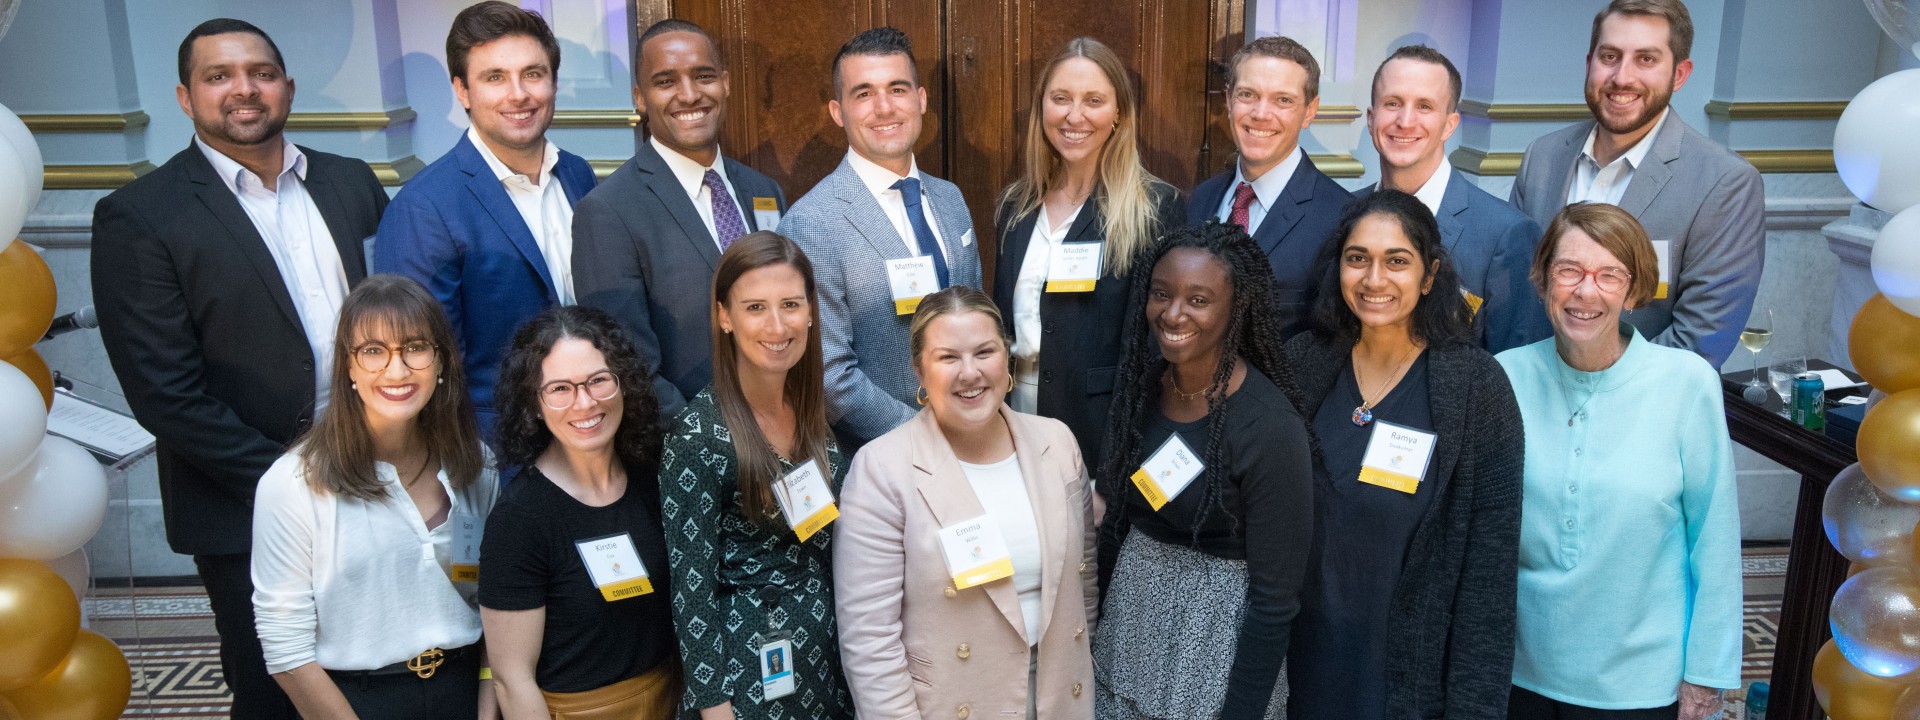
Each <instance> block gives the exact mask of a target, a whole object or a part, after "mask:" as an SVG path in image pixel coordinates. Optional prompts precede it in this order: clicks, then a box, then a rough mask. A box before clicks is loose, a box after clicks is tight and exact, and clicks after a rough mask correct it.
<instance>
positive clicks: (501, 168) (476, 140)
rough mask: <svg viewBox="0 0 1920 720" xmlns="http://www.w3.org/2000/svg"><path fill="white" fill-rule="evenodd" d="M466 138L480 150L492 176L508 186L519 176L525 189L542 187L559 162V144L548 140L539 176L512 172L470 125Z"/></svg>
mask: <svg viewBox="0 0 1920 720" xmlns="http://www.w3.org/2000/svg"><path fill="white" fill-rule="evenodd" d="M467 140H468V141H469V142H472V143H473V147H474V149H475V150H479V151H480V157H481V158H482V159H485V160H486V161H487V167H490V168H493V177H494V178H495V179H497V180H499V181H500V182H501V184H504V185H506V186H508V187H513V186H514V184H515V183H516V180H515V178H519V180H518V181H517V182H518V183H520V184H521V185H522V186H525V187H527V189H532V188H533V187H534V186H541V187H544V186H545V185H546V183H547V179H548V178H551V177H553V166H555V165H558V164H560V146H559V145H555V144H553V141H552V140H548V141H546V142H547V151H546V156H545V157H544V158H542V159H541V160H540V176H539V177H537V178H529V177H527V176H526V175H523V174H521V173H517V172H514V171H513V168H509V167H507V164H506V163H503V162H500V158H498V157H495V156H494V154H493V149H492V148H489V147H487V143H486V141H485V140H481V139H480V133H479V132H478V131H476V130H474V129H473V128H471V127H469V128H467Z"/></svg>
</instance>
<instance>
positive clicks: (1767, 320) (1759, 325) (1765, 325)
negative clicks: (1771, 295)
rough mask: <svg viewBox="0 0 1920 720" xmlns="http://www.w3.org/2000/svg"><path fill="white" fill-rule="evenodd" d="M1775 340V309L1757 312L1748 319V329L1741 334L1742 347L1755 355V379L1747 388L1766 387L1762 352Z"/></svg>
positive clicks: (1749, 382)
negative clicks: (1761, 371) (1761, 366)
mask: <svg viewBox="0 0 1920 720" xmlns="http://www.w3.org/2000/svg"><path fill="white" fill-rule="evenodd" d="M1772 340H1773V309H1772V308H1768V309H1765V310H1755V311H1753V314H1752V316H1751V317H1748V318H1747V329H1745V330H1742V331H1741V332H1740V346H1741V347H1744V348H1746V349H1747V350H1748V351H1750V352H1752V353H1753V379H1752V380H1750V381H1748V382H1747V387H1766V384H1765V383H1763V382H1761V380H1760V351H1761V350H1762V349H1764V348H1766V347H1767V343H1768V342H1771V341H1772Z"/></svg>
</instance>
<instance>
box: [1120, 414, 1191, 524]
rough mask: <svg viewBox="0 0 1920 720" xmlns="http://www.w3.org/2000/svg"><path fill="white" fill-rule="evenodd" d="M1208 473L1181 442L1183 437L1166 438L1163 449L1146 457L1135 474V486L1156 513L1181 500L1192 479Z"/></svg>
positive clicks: (1183, 441)
mask: <svg viewBox="0 0 1920 720" xmlns="http://www.w3.org/2000/svg"><path fill="white" fill-rule="evenodd" d="M1205 469H1207V465H1206V463H1203V462H1200V456H1198V455H1195V454H1194V452H1193V448H1190V447H1187V441H1185V440H1182V439H1180V433H1173V434H1171V435H1168V436H1167V441H1166V442H1164V443H1160V449H1159V450H1155V451H1153V454H1152V455H1148V456H1147V461H1146V462H1144V463H1141V464H1140V469H1139V470H1135V471H1133V486H1134V487H1136V488H1139V489H1140V494H1141V495H1144V496H1146V498H1147V504H1148V505H1152V506H1153V509H1154V510H1155V511H1156V512H1157V511H1159V510H1160V508H1163V507H1166V505H1167V503H1168V502H1170V501H1172V500H1173V499H1174V498H1176V497H1179V496H1180V491H1182V490H1185V489H1187V486H1188V485H1190V484H1192V483H1193V479H1194V478H1197V477H1200V471H1202V470H1205Z"/></svg>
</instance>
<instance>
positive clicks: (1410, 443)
mask: <svg viewBox="0 0 1920 720" xmlns="http://www.w3.org/2000/svg"><path fill="white" fill-rule="evenodd" d="M1433 442H1434V434H1433V433H1430V432H1421V431H1419V430H1415V429H1413V428H1409V427H1402V426H1399V425H1395V424H1393V423H1390V422H1382V421H1379V420H1375V421H1374V423H1373V436H1372V437H1371V438H1369V439H1368V440H1367V452H1366V454H1365V455H1362V456H1361V458H1360V482H1363V483H1366V484H1368V485H1378V486H1380V487H1383V488H1387V489H1390V490H1398V491H1400V492H1403V493H1407V494H1409V495H1411V494H1413V493H1414V492H1415V491H1417V490H1419V489H1420V481H1421V479H1423V478H1425V477H1426V475H1427V461H1428V460H1429V459H1431V458H1432V457H1433Z"/></svg>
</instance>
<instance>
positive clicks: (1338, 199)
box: [1187, 156, 1353, 339]
mask: <svg viewBox="0 0 1920 720" xmlns="http://www.w3.org/2000/svg"><path fill="white" fill-rule="evenodd" d="M1233 178H1234V167H1233V166H1228V167H1227V169H1226V170H1225V171H1223V172H1221V173H1220V174H1218V175H1215V176H1213V177H1210V178H1207V179H1206V180H1205V181H1202V182H1201V183H1200V184H1199V185H1198V186H1196V187H1195V188H1194V189H1193V200H1192V201H1191V202H1190V203H1189V204H1188V205H1187V220H1188V221H1190V222H1192V223H1194V224H1196V225H1197V224H1200V223H1204V222H1206V221H1208V220H1212V219H1214V218H1216V217H1218V216H1219V212H1220V203H1221V201H1223V200H1224V199H1225V198H1226V197H1227V193H1229V192H1232V190H1233V188H1231V187H1229V186H1230V185H1232V184H1233ZM1352 202H1353V195H1352V194H1351V193H1348V192H1347V190H1346V188H1343V187H1340V183H1337V182H1334V181H1333V178H1330V177H1327V175H1326V173H1323V172H1320V168H1318V167H1315V166H1314V164H1313V160H1312V159H1311V158H1307V157H1304V156H1303V157H1301V158H1300V167H1299V168H1298V169H1296V170H1294V172H1293V177H1291V178H1288V179H1287V186H1286V187H1285V188H1284V189H1282V190H1281V191H1280V197H1279V198H1278V199H1276V200H1275V201H1274V203H1273V204H1274V206H1273V207H1272V208H1269V209H1268V210H1267V214H1266V216H1265V217H1263V218H1261V219H1260V227H1258V228H1255V229H1254V230H1253V231H1252V235H1253V239H1254V241H1255V242H1258V243H1259V244H1260V249H1261V250H1264V251H1266V253H1267V263H1268V264H1269V265H1271V266H1273V279H1274V287H1273V297H1274V304H1275V305H1278V306H1279V313H1280V328H1281V330H1280V332H1281V334H1282V336H1283V337H1282V339H1285V338H1289V337H1293V336H1294V335H1295V334H1298V333H1299V332H1300V331H1302V330H1305V329H1307V314H1308V312H1309V311H1310V308H1312V307H1313V296H1314V295H1315V294H1316V289H1317V288H1318V286H1319V283H1320V273H1319V271H1318V270H1317V269H1316V268H1315V267H1314V265H1313V261H1314V259H1315V256H1316V255H1318V254H1319V252H1320V246H1321V245H1324V244H1326V242H1327V239H1328V238H1331V237H1333V233H1334V232H1335V231H1337V230H1339V229H1340V219H1341V217H1343V216H1345V215H1346V214H1347V206H1348V205H1350V204H1352Z"/></svg>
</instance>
